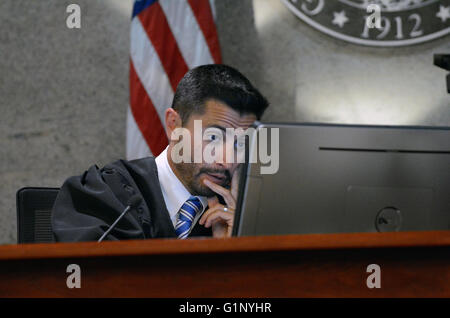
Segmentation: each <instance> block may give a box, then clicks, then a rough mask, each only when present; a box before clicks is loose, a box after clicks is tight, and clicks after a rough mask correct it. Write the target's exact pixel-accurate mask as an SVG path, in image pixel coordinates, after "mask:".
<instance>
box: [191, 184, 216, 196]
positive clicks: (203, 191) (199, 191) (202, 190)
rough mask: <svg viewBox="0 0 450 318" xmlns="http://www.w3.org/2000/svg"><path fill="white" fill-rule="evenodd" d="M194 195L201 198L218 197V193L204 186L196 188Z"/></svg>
mask: <svg viewBox="0 0 450 318" xmlns="http://www.w3.org/2000/svg"><path fill="white" fill-rule="evenodd" d="M195 192H196V193H194V195H198V196H201V197H208V198H210V197H213V196H216V195H217V193H215V192H214V191H213V190H211V189H210V188H208V187H206V186H202V187H196V189H195Z"/></svg>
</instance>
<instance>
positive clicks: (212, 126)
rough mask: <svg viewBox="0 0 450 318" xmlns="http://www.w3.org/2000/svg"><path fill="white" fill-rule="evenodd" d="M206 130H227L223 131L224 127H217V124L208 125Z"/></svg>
mask: <svg viewBox="0 0 450 318" xmlns="http://www.w3.org/2000/svg"><path fill="white" fill-rule="evenodd" d="M206 128H218V129H220V130H222V131H223V132H227V130H226V129H225V127H222V126H220V125H217V124H213V125H208V126H207V127H206Z"/></svg>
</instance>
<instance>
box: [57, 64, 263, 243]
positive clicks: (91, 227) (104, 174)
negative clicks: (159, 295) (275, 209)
mask: <svg viewBox="0 0 450 318" xmlns="http://www.w3.org/2000/svg"><path fill="white" fill-rule="evenodd" d="M267 106H268V103H267V101H266V99H265V98H264V97H263V96H262V95H261V94H260V93H259V92H258V90H257V89H255V88H254V87H253V86H252V84H251V83H250V82H249V81H248V79H246V78H245V77H244V76H243V75H242V74H241V73H239V72H238V71H237V70H235V69H233V68H231V67H229V66H225V65H204V66H199V67H197V68H194V69H192V70H190V71H189V72H188V73H186V75H185V76H184V77H183V79H182V80H181V81H180V83H179V85H178V87H177V90H176V92H175V95H174V99H173V103H172V107H171V108H169V109H167V110H166V112H165V124H166V132H167V136H168V137H169V146H168V147H167V148H166V149H165V150H164V151H163V152H162V153H161V154H160V155H159V156H158V157H157V158H156V159H155V158H153V157H148V158H143V159H138V160H134V161H125V160H119V161H116V162H114V163H111V164H108V165H106V166H105V167H104V168H102V169H99V168H98V167H97V166H92V167H90V168H89V170H88V171H86V172H85V173H84V174H83V175H81V176H76V177H71V178H69V179H67V180H66V182H65V183H64V185H63V186H62V188H61V190H60V192H59V194H58V197H57V199H56V202H55V205H54V207H53V211H52V227H53V232H54V235H55V238H56V241H60V242H64V241H65V242H67V241H96V240H98V239H99V238H100V237H101V236H102V235H103V234H104V233H105V232H106V231H107V230H108V228H109V227H110V226H111V224H112V223H113V222H114V221H115V220H116V219H117V218H118V217H119V215H120V214H121V212H122V211H123V210H124V208H125V207H126V206H127V202H128V201H129V200H130V198H131V197H133V196H139V197H140V198H141V199H142V200H141V202H140V203H139V205H138V206H137V207H135V208H133V209H130V210H129V212H128V213H127V214H126V215H125V216H124V217H123V218H122V219H121V220H120V221H119V222H118V223H117V224H116V226H115V227H114V228H113V229H112V230H111V232H110V233H109V234H108V235H107V236H106V238H105V240H122V239H146V238H157V237H174V238H175V237H178V238H181V239H183V238H187V237H189V236H191V237H192V236H214V237H229V236H231V231H232V226H233V219H234V210H235V208H236V195H237V184H238V178H239V174H238V167H239V162H236V160H232V162H229V161H228V162H227V161H226V160H220V158H225V156H223V154H224V153H225V151H226V149H225V148H226V147H227V146H229V145H230V143H232V144H233V145H235V143H236V141H235V140H225V143H218V140H223V136H224V134H223V132H225V131H226V130H227V129H231V128H234V129H236V128H242V129H246V128H248V127H250V126H251V125H252V123H253V122H254V121H255V120H257V119H259V118H260V117H261V116H262V114H263V112H264V110H265V109H266V108H267ZM199 123H200V124H199ZM195 129H197V130H198V129H200V130H201V133H202V134H200V136H201V140H195V136H197V139H198V131H197V132H196V131H195ZM180 130H181V131H182V132H185V133H186V132H187V134H182V138H181V139H182V140H181V141H180V140H177V139H176V138H174V137H175V136H177V133H178V132H179V131H180ZM180 142H181V145H182V147H181V148H180V147H179V146H180ZM208 145H209V146H211V145H213V146H219V148H217V147H215V148H214V149H215V150H217V151H215V152H214V155H215V156H216V157H215V158H219V159H218V160H215V161H214V162H208V161H206V160H204V158H201V160H200V161H199V160H198V158H194V157H195V154H198V153H199V152H198V149H197V148H198V147H200V148H204V147H207V146H208ZM222 148H223V149H222ZM200 153H201V152H200ZM180 158H182V159H184V160H180ZM186 159H189V160H186ZM233 159H234V157H233ZM186 161H187V162H186Z"/></svg>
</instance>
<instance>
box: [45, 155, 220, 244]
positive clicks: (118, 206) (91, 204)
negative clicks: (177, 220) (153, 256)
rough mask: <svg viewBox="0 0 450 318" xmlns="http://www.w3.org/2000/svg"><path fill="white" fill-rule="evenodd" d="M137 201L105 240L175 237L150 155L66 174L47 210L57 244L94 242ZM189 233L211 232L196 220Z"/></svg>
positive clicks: (201, 233)
mask: <svg viewBox="0 0 450 318" xmlns="http://www.w3.org/2000/svg"><path fill="white" fill-rule="evenodd" d="M134 194H137V195H139V196H141V198H142V202H141V204H140V205H139V206H138V207H137V208H136V209H131V210H130V211H129V212H128V213H127V214H126V215H125V216H124V217H123V218H122V219H121V220H120V221H119V222H118V223H117V225H116V226H115V228H114V229H113V230H112V231H111V232H110V233H109V235H108V236H107V237H106V238H105V240H125V239H148V238H165V237H176V234H175V229H174V227H173V224H172V221H171V220H170V216H169V212H168V211H167V208H166V205H165V202H164V197H163V194H162V192H161V187H160V184H159V180H158V171H157V167H156V162H155V159H154V158H153V157H147V158H143V159H137V160H133V161H126V160H119V161H116V162H113V163H111V164H108V165H106V166H105V167H103V168H102V169H99V168H98V167H97V166H91V167H90V168H89V170H87V171H86V172H85V173H84V174H83V175H81V176H74V177H70V178H68V179H67V180H66V181H65V182H64V184H63V186H62V187H61V189H60V191H59V193H58V196H57V198H56V201H55V204H54V206H53V210H52V228H53V233H54V236H55V240H56V241H57V242H78V241H97V240H98V239H99V238H100V237H101V236H102V234H103V233H104V232H105V231H106V230H107V229H108V227H109V226H110V225H111V224H112V223H113V222H114V221H115V220H116V219H117V217H119V215H120V214H121V213H122V211H123V210H124V209H125V207H126V206H127V202H128V200H129V199H130V197H131V196H133V195H134ZM190 236H212V231H211V228H208V229H207V228H205V227H204V226H202V225H200V224H198V222H197V223H196V225H195V226H194V228H193V229H192V231H191V234H190Z"/></svg>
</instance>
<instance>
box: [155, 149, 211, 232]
mask: <svg viewBox="0 0 450 318" xmlns="http://www.w3.org/2000/svg"><path fill="white" fill-rule="evenodd" d="M167 156H168V153H167V148H166V149H165V150H164V151H163V152H161V154H160V155H159V156H158V157H156V159H155V161H156V168H157V169H158V178H159V184H160V185H161V190H162V194H163V197H164V202H165V203H166V207H167V211H168V212H169V215H170V220H171V221H172V224H173V226H174V227H175V225H176V223H177V217H178V215H177V214H178V212H179V211H180V209H181V206H182V205H183V204H184V203H185V202H186V201H187V200H188V199H189V198H190V197H191V194H190V193H189V191H188V190H187V189H186V187H185V186H184V185H183V183H181V181H180V180H179V179H178V178H177V176H176V175H175V173H173V171H172V168H171V167H170V165H169V161H168V159H167ZM197 198H199V199H200V201H201V202H202V205H203V211H200V213H197V215H196V216H195V218H194V221H193V222H192V226H191V229H190V230H189V233H190V231H191V230H192V228H193V227H194V225H195V224H196V223H197V221H198V220H199V219H200V217H201V215H202V214H203V212H204V211H205V208H206V206H207V205H208V200H207V199H206V197H201V196H197Z"/></svg>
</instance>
